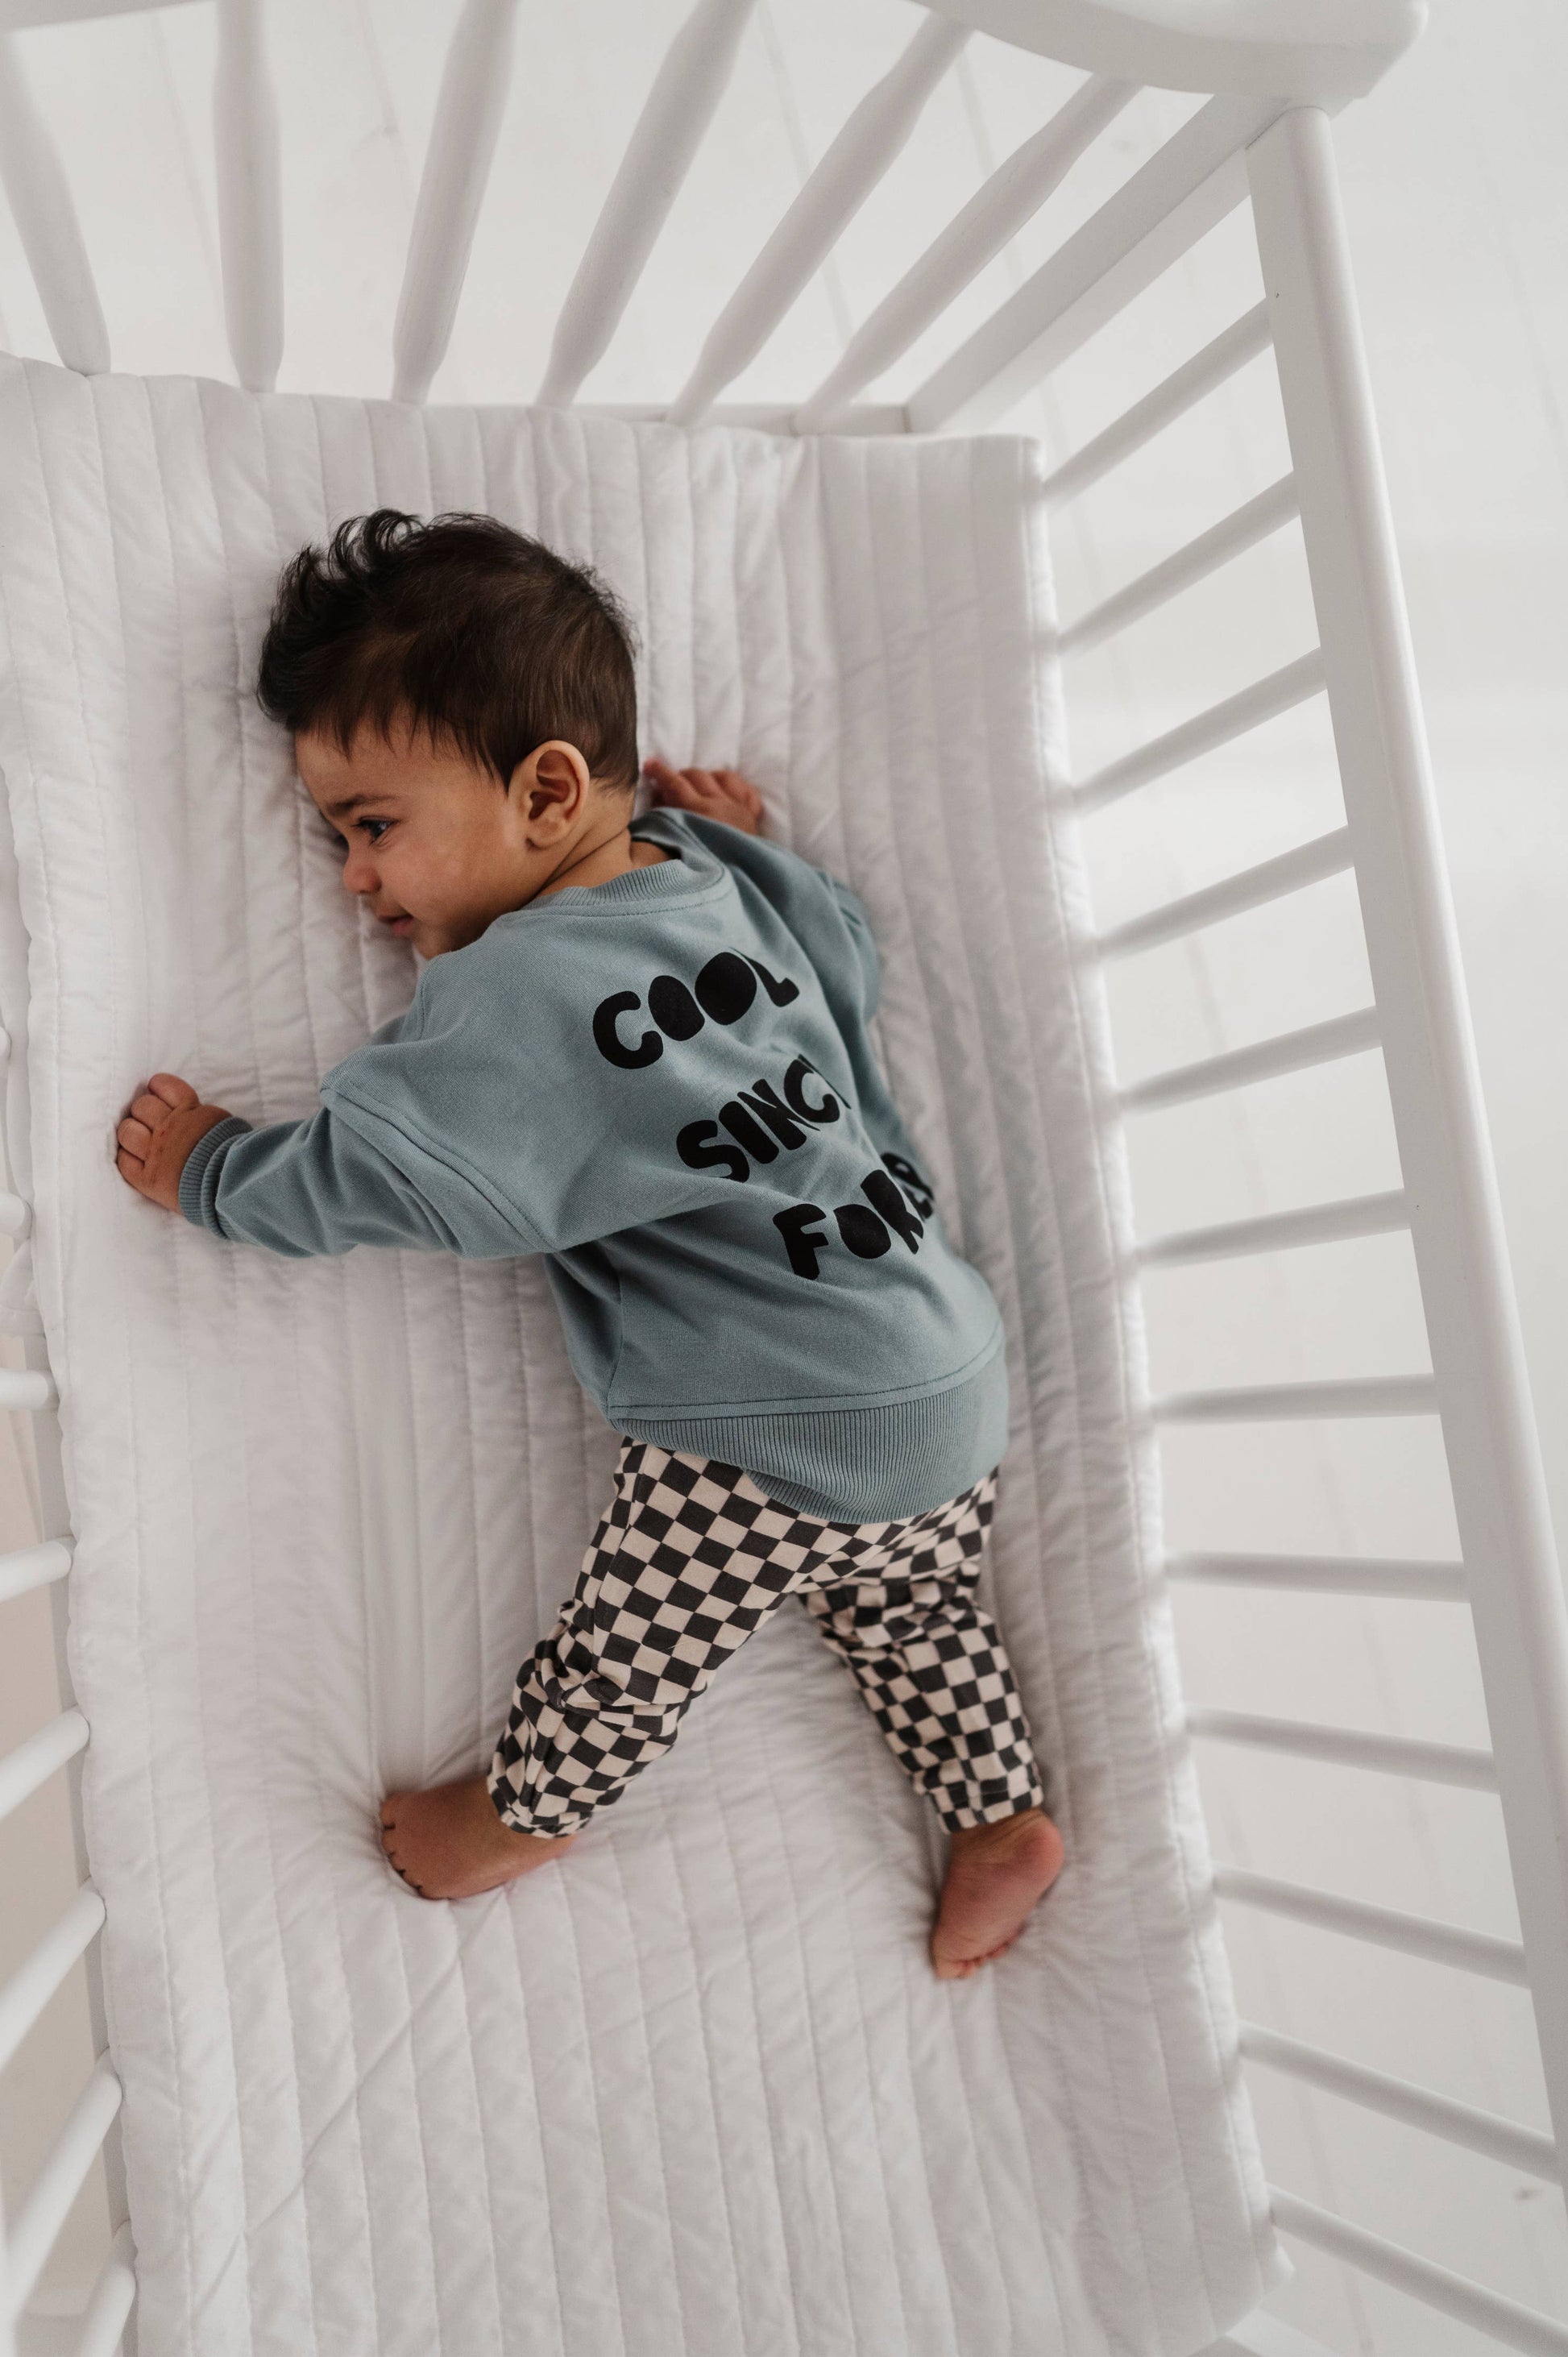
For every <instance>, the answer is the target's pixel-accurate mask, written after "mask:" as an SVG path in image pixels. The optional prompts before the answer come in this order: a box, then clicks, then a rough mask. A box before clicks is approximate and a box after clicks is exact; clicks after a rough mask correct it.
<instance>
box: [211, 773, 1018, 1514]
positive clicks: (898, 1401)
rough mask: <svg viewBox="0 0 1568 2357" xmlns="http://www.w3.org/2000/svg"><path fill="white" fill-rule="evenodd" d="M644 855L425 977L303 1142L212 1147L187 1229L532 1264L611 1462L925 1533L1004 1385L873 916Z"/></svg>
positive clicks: (754, 849) (699, 828)
mask: <svg viewBox="0 0 1568 2357" xmlns="http://www.w3.org/2000/svg"><path fill="white" fill-rule="evenodd" d="M633 831H634V833H635V834H636V835H637V836H638V837H639V840H641V841H643V842H647V843H654V844H658V845H660V846H661V847H662V848H663V849H664V850H665V851H666V852H668V853H669V854H670V855H671V856H670V857H668V858H667V859H665V860H663V861H662V862H660V863H658V864H656V865H654V866H647V867H638V868H634V869H632V870H631V871H630V872H629V873H628V874H627V875H624V876H619V877H615V878H614V879H613V880H612V881H611V882H610V883H608V884H597V885H593V886H588V887H581V888H579V887H570V888H566V889H564V890H563V891H560V892H556V893H552V894H551V895H549V896H548V897H547V898H546V899H542V900H537V901H534V902H532V903H531V904H530V905H529V906H528V907H527V908H523V909H516V910H515V911H513V912H512V913H511V914H510V915H508V916H504V917H499V918H498V919H497V920H495V922H494V923H493V924H491V925H490V927H489V930H488V931H486V932H485V933H484V934H483V935H482V936H481V937H480V939H479V940H478V941H477V942H473V943H471V944H470V946H469V947H468V948H467V949H463V950H454V951H450V952H448V953H447V954H446V956H444V957H439V958H435V959H433V960H432V962H431V963H430V964H429V965H428V966H426V968H425V969H424V973H423V974H421V976H420V981H419V987H418V990H417V991H416V993H415V996H414V1000H413V1006H411V1007H410V1008H409V1010H408V1013H407V1014H406V1015H403V1016H402V1017H399V1018H398V1019H397V1020H396V1021H395V1022H392V1023H390V1024H387V1025H386V1026H384V1027H383V1028H382V1029H381V1030H380V1031H379V1032H377V1033H376V1035H375V1036H374V1038H373V1039H371V1041H370V1042H369V1044H368V1045H367V1046H365V1047H363V1048H360V1049H357V1050H356V1051H355V1053H354V1054H353V1055H351V1056H349V1057H347V1058H346V1059H345V1060H344V1061H343V1062H342V1063H340V1064H338V1066H336V1068H335V1069H334V1070H333V1071H330V1072H328V1075H327V1078H326V1079H325V1080H324V1081H323V1082H322V1084H321V1106H320V1110H319V1111H318V1112H317V1113H316V1114H313V1115H312V1116H311V1118H310V1119H309V1120H307V1121H292V1122H278V1123H274V1124H273V1125H270V1126H269V1127H266V1128H263V1129H252V1127H251V1125H249V1124H248V1123H247V1122H243V1121H240V1120H235V1119H231V1120H228V1121H224V1122H221V1123H220V1124H219V1125H217V1126H216V1127H215V1128H213V1129H211V1130H209V1132H208V1134H207V1135H206V1136H205V1137H203V1138H202V1139H201V1140H200V1141H199V1144H198V1145H197V1146H196V1149H195V1151H194V1152H193V1153H192V1155H191V1157H190V1158H189V1160H188V1162H187V1164H186V1166H185V1170H184V1172H183V1174H182V1177H181V1180H180V1206H181V1209H182V1210H183V1211H184V1212H185V1214H186V1217H187V1218H188V1220H191V1221H193V1222H195V1223H196V1224H197V1225H198V1226H200V1227H205V1228H208V1229H209V1230H210V1231H211V1232H212V1233H213V1234H214V1235H219V1236H223V1237H226V1238H229V1239H231V1240H232V1241H235V1242H243V1243H256V1244H263V1245H265V1246H266V1247H267V1248H268V1249H269V1250H270V1251H273V1252H278V1253H289V1254H311V1253H341V1252H347V1251H349V1249H350V1248H351V1247H352V1246H353V1245H355V1244H386V1245H393V1246H401V1247H408V1246H411V1245H412V1246H414V1247H418V1248H423V1249H424V1250H427V1251H433V1252H452V1253H461V1254H467V1255H469V1256H471V1257H474V1258H479V1259H488V1258H497V1257H509V1256H512V1255H515V1254H524V1253H540V1254H543V1255H544V1256H545V1265H546V1267H547V1269H548V1272H549V1275H550V1281H551V1284H552V1286H553V1290H554V1294H555V1298H556V1301H557V1303H558V1304H559V1306H560V1309H561V1315H562V1318H563V1319H564V1324H565V1329H566V1340H567V1345H568V1348H569V1350H570V1351H571V1355H572V1363H573V1366H574V1367H575V1369H576V1372H577V1374H578V1376H579V1378H580V1380H581V1381H582V1383H583V1384H584V1385H585V1388H586V1389H587V1391H588V1392H589V1393H591V1394H592V1395H593V1397H594V1398H595V1399H596V1401H597V1402H598V1405H599V1406H600V1408H601V1409H602V1410H603V1412H604V1414H605V1415H606V1417H607V1419H608V1421H609V1422H610V1424H611V1425H613V1426H615V1427H616V1429H617V1430H618V1431H620V1432H625V1433H629V1434H630V1435H632V1437H634V1438H638V1439H643V1440H651V1441H655V1442H657V1443H658V1444H659V1445H660V1447H661V1448H675V1449H684V1450H688V1451H691V1452H693V1454H696V1455H699V1456H703V1457H711V1458H719V1459H721V1460H722V1461H723V1462H725V1463H726V1464H730V1465H736V1466H740V1467H742V1468H744V1469H745V1470H746V1471H747V1472H749V1473H750V1474H751V1475H752V1476H753V1478H754V1479H755V1480H757V1482H758V1483H759V1484H760V1486H761V1487H762V1488H763V1489H764V1490H765V1491H767V1492H768V1495H769V1496H771V1497H773V1498H775V1499H777V1500H778V1501H779V1502H780V1503H781V1504H783V1505H786V1506H789V1507H791V1508H793V1509H794V1510H795V1511H797V1512H801V1513H808V1514H813V1515H817V1516H821V1517H822V1518H823V1519H826V1520H829V1521H836V1522H855V1523H869V1522H890V1521H892V1520H894V1519H895V1518H897V1517H902V1516H904V1515H908V1514H919V1513H925V1512H928V1511H929V1509H930V1508H931V1507H933V1506H939V1505H941V1504H942V1503H944V1502H945V1501H946V1500H947V1499H949V1498H950V1497H954V1496H956V1495H957V1494H958V1492H959V1491H961V1490H965V1489H967V1488H968V1487H969V1486H970V1484H971V1483H972V1482H973V1481H976V1480H979V1479H980V1477H981V1476H982V1475H983V1474H984V1473H987V1472H989V1471H990V1470H991V1469H992V1468H993V1466H994V1465H995V1464H996V1462H997V1460H998V1459H999V1458H1000V1457H1001V1455H1002V1452H1003V1448H1004V1445H1005V1441H1006V1427H1007V1387H1006V1372H1005V1367H1004V1358H1003V1351H1002V1331H1001V1323H1000V1319H999V1318H998V1315H997V1310H996V1305H995V1303H994V1301H993V1298H992V1297H991V1294H990V1292H989V1291H988V1290H987V1287H986V1286H985V1283H984V1280H983V1278H982V1277H981V1276H979V1275H977V1274H976V1272H975V1271H974V1270H973V1269H972V1268H971V1267H970V1266H969V1265H968V1264H967V1263H966V1262H964V1261H962V1260H960V1259H959V1258H958V1257H957V1255H956V1254H954V1253H953V1252H952V1251H951V1250H950V1247H949V1245H948V1243H947V1241H946V1239H945V1237H944V1236H943V1233H942V1230H941V1222H940V1219H939V1217H938V1215H937V1212H936V1209H935V1206H934V1204H933V1202H932V1200H931V1194H930V1190H929V1187H928V1185H927V1183H926V1181H925V1179H923V1178H922V1176H921V1175H920V1171H919V1168H918V1162H917V1160H916V1157H915V1151H914V1148H913V1146H911V1144H910V1142H909V1139H908V1135H906V1133H905V1131H904V1128H903V1125H902V1124H901V1123H900V1121H899V1119H898V1116H897V1113H896V1112H895V1110H894V1107H893V1103H892V1100H891V1099H890V1097H889V1095H888V1092H887V1088H886V1082H884V1080H883V1078H882V1074H881V1071H880V1070H879V1069H878V1066H877V1063H876V1060H875V1056H874V1054H873V1052H872V1047H871V1042H870V1039H869V1037H868V1035H867V1030H866V1026H867V1023H868V1022H869V1020H870V1018H871V1017H872V1016H873V1015H874V1014H875V1008H876V998H877V963H876V952H875V946H874V944H873V942H872V938H871V932H870V928H869V926H868V924H867V922H866V919H865V911H864V910H863V909H862V908H861V906H860V903H859V902H858V901H857V900H856V899H855V898H854V895H853V893H851V892H850V891H848V890H847V889H846V888H845V887H844V886H843V885H842V884H836V883H834V882H833V881H832V879H831V878H830V877H826V876H824V875H822V874H821V873H820V872H819V870H817V869H816V868H814V867H810V866H807V865H806V863H805V861H804V860H802V859H799V858H797V857H796V856H795V855H794V854H793V853H792V852H789V851H784V850H782V849H780V848H779V846H778V845H774V844H768V843H762V842H759V841H757V839H756V838H755V837H753V836H750V835H746V834H740V833H739V832H738V831H737V830H736V828H734V827H728V826H725V825H723V824H720V823H716V822H710V821H706V820H702V819H693V818H689V817H686V816H684V815H677V814H676V813H671V812H662V811H661V812H658V813H653V814H652V815H650V817H647V818H644V819H640V820H639V821H638V822H637V823H636V825H635V828H634V830H633Z"/></svg>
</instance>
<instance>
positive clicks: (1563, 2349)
mask: <svg viewBox="0 0 1568 2357" xmlns="http://www.w3.org/2000/svg"><path fill="white" fill-rule="evenodd" d="M1269 2200H1270V2202H1271V2203H1272V2205H1273V2213H1274V2223H1275V2225H1276V2226H1278V2227H1279V2229H1280V2231H1281V2233H1285V2234H1295V2235H1297V2236H1299V2238H1300V2239H1301V2241H1302V2242H1304V2243H1310V2244H1313V2246H1314V2248H1315V2249H1316V2250H1320V2251H1327V2252H1328V2253H1329V2254H1330V2255H1332V2256H1333V2257H1335V2258H1337V2259H1343V2260H1344V2261H1345V2262H1346V2263H1347V2265H1348V2266H1353V2267H1357V2268H1359V2270H1360V2271H1361V2273H1362V2274H1363V2275H1369V2276H1376V2277H1377V2279H1378V2281H1379V2282H1380V2283H1386V2284H1391V2285H1392V2286H1393V2287H1394V2288H1395V2290H1397V2291H1402V2292H1406V2293H1408V2294H1409V2296H1410V2298H1412V2299H1418V2300H1420V2301H1421V2302H1422V2304H1423V2307H1426V2308H1431V2309H1436V2310H1437V2312H1438V2314H1439V2315H1441V2316H1452V2317H1454V2318H1455V2319H1456V2320H1457V2321H1458V2322H1459V2323H1461V2324H1468V2325H1471V2326H1473V2327H1474V2329H1475V2330H1477V2332H1488V2333H1490V2334H1491V2336H1492V2338H1493V2340H1494V2341H1501V2342H1502V2344H1503V2346H1504V2348H1505V2349H1520V2350H1522V2351H1523V2352H1525V2357H1568V2326H1564V2325H1561V2324H1556V2323H1554V2322H1553V2321H1552V2318H1551V2317H1549V2316H1542V2315H1541V2313H1540V2312H1539V2310H1538V2309H1532V2308H1521V2307H1520V2305H1519V2304H1518V2302H1517V2301H1515V2300H1511V2299H1505V2298H1503V2296H1502V2294H1501V2293H1500V2292H1495V2291H1487V2289H1486V2288H1485V2287H1484V2286H1483V2285H1481V2284H1477V2283H1472V2282H1471V2281H1470V2280H1469V2278H1468V2276H1457V2275H1455V2274H1454V2273H1453V2272H1452V2270H1451V2269H1449V2268H1447V2267H1440V2266H1437V2265H1436V2264H1435V2262H1434V2260H1432V2259H1423V2258H1421V2257H1419V2256H1418V2255H1417V2254H1416V2253H1415V2252H1414V2251H1407V2250H1403V2249H1402V2248H1401V2246H1400V2245H1399V2244H1397V2243H1390V2242H1385V2240H1384V2239H1383V2237H1382V2235H1380V2234H1369V2233H1368V2232H1367V2230H1366V2228H1365V2227H1363V2226H1352V2225H1351V2224H1350V2222H1349V2221H1348V2219H1346V2218H1337V2217H1335V2215H1334V2214H1333V2212H1331V2211H1328V2210H1320V2209H1318V2207H1317V2205H1316V2202H1312V2201H1302V2200H1301V2199H1300V2198H1299V2197H1298V2196H1297V2195H1296V2194H1294V2193H1283V2192H1281V2191H1280V2190H1279V2189H1278V2188H1277V2187H1276V2186H1273V2185H1271V2186H1270V2188H1269Z"/></svg>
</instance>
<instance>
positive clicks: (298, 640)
mask: <svg viewBox="0 0 1568 2357" xmlns="http://www.w3.org/2000/svg"><path fill="white" fill-rule="evenodd" d="M256 692H257V694H258V696H259V698H260V701H261V705H262V708H263V711H264V712H266V713H267V714H268V715H269V716H270V717H271V718H273V719H274V720H281V721H282V722H283V724H284V726H285V727H287V728H290V729H292V730H293V732H294V739H295V755H296V759H297V760H298V764H299V774H300V776H301V778H302V779H303V780H304V781H305V784H306V789H307V791H308V792H309V794H310V796H311V799H312V800H313V801H314V802H315V803H316V805H317V809H318V810H319V811H320V812H321V813H322V815H323V817H324V818H326V819H327V821H328V823H329V824H330V825H331V826H333V827H334V828H336V830H337V832H338V834H340V835H341V836H342V837H343V840H344V842H345V843H346V844H347V845H348V847H349V848H348V856H347V858H346V859H345V861H344V866H343V881H344V884H345V886H346V887H347V888H348V889H349V891H350V892H354V893H357V894H359V895H360V896H361V897H362V898H363V899H365V900H367V901H368V903H369V905H370V907H371V909H372V910H373V912H374V913H375V915H376V916H377V917H378V918H380V919H381V921H382V922H383V923H385V924H387V925H388V926H389V927H390V928H391V930H392V931H393V932H395V933H397V934H399V935H401V936H403V938H405V939H408V940H411V941H412V942H413V945H414V947H415V949H417V950H418V951H419V952H421V954H422V955H424V956H425V957H435V956H438V955H439V954H440V953H441V952H442V951H443V950H452V949H461V948H462V947H463V946H464V945H465V943H467V942H472V941H476V940H478V936H479V935H480V933H482V932H483V931H484V930H485V928H486V926H487V925H489V923H490V921H491V920H492V919H494V918H496V917H498V916H500V915H502V914H504V912H505V911H506V910H508V909H519V908H521V907H522V906H523V905H524V904H525V903H526V902H527V901H529V900H531V899H533V897H534V895H535V894H536V893H538V892H539V891H540V890H542V888H544V887H545V886H546V885H547V884H548V883H549V882H550V880H551V878H552V877H553V876H554V875H555V874H556V873H557V871H559V870H560V869H561V868H562V867H563V866H565V865H566V864H568V863H569V862H571V861H573V860H574V859H575V857H576V856H578V854H579V853H580V852H581V851H583V850H587V849H591V848H592V847H593V846H594V845H596V843H598V842H600V841H605V840H608V839H609V838H610V837H611V836H613V835H615V834H618V832H619V831H620V830H621V829H623V828H624V827H625V825H626V823H627V822H628V818H629V817H630V814H631V795H632V791H633V789H634V788H635V786H636V783H637V776H638V760H637V691H636V685H635V681H634V677H633V672H632V658H631V645H630V639H629V633H628V626H627V623H626V620H625V618H624V617H623V615H622V614H621V611H620V608H619V607H618V605H617V603H616V601H615V599H614V598H613V597H611V596H610V594H609V592H608V591H607V589H605V588H604V587H602V585H601V584H600V583H599V582H598V581H596V579H595V577H594V576H593V575H592V574H591V573H588V572H585V571H584V570H583V569H582V568H580V567H579V566H576V565H568V564H567V563H566V562H565V561H564V558H562V557H559V556H556V555H555V554H553V552H552V551H551V550H550V549H548V548H545V547H543V546H542V544H541V543H540V542H538V541H536V540H529V539H527V538H526V537H525V536H524V535H523V534H522V533H518V532H510V531H509V530H508V528H507V527H506V525H504V524H501V523H497V522H495V520H494V519H493V518H492V517H489V516H480V515H445V516H436V517H435V518H434V519H433V520H432V521H431V522H428V523H426V522H421V521H420V520H419V518H417V517H415V516H410V515H403V514H400V513H399V512H398V511H396V510H395V509H392V508H381V509H379V510H378V511H377V512H376V513H375V514H374V515H368V516H359V517H356V518H355V519H354V520H353V521H352V522H349V523H345V524H341V525H339V527H338V531H337V532H336V533H334V534H333V536H332V540H331V542H330V544H329V545H328V547H326V548H314V547H312V548H303V549H301V551H300V553H299V554H298V555H297V556H296V557H295V558H294V559H293V561H292V562H291V563H290V564H289V565H286V566H285V568H284V572H283V576H282V578H281V579H280V581H279V583H278V591H277V598H276V602H275V603H274V608H273V617H272V621H271V624H270V626H269V628H268V630H267V635H266V639H265V641H264V643H263V648H262V661H261V670H260V675H259V677H258V680H257V687H256Z"/></svg>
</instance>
